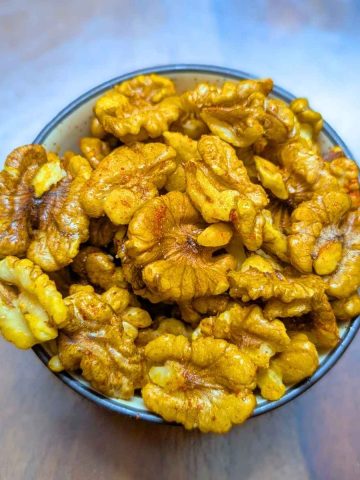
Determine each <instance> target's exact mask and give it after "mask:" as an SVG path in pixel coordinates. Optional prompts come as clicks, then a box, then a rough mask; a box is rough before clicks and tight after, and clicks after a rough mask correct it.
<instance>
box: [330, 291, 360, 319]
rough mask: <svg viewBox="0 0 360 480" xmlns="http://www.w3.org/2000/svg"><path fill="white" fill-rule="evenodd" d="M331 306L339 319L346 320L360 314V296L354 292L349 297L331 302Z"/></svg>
mask: <svg viewBox="0 0 360 480" xmlns="http://www.w3.org/2000/svg"><path fill="white" fill-rule="evenodd" d="M331 307H332V309H333V312H334V314H335V317H336V318H337V320H340V321H342V322H346V321H349V320H352V319H353V318H355V317H357V316H358V315H360V296H359V294H358V293H353V294H352V295H351V296H350V297H348V298H342V299H341V300H335V301H334V302H331Z"/></svg>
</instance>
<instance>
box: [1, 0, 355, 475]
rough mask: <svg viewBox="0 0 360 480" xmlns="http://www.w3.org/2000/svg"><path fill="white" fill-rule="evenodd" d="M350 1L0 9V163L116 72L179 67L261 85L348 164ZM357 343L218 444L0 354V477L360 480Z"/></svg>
mask: <svg viewBox="0 0 360 480" xmlns="http://www.w3.org/2000/svg"><path fill="white" fill-rule="evenodd" d="M359 24H360V2H358V1H356V0H342V1H340V0H302V1H296V0H277V1H276V2H275V1H270V0H253V1H248V2H242V1H239V0H233V1H217V0H198V1H196V2H195V1H191V0H189V1H184V2H172V1H171V0H161V1H156V0H153V1H151V2H150V1H149V2H147V1H145V0H136V1H133V0H123V1H118V0H102V1H99V0H87V1H79V0H63V1H61V2H60V1H51V0H31V1H29V0H26V1H25V0H24V1H21V0H12V1H4V0H0V60H1V63H0V65H1V68H0V71H1V75H0V105H1V108H0V155H1V158H3V157H4V156H5V154H6V153H8V152H9V151H10V150H11V149H12V148H13V147H15V146H17V145H19V144H23V143H26V142H30V141H31V140H32V139H33V138H34V137H35V135H36V134H37V133H38V131H39V130H40V128H41V127H42V126H43V125H44V124H45V123H46V122H47V121H48V120H49V119H50V118H52V117H53V116H54V115H55V114H56V113H57V112H58V110H60V109H61V108H62V107H63V106H64V105H66V104H67V103H68V102H69V101H70V100H72V99H73V98H75V97H76V96H78V95H79V94H80V93H82V92H84V91H85V90H87V89H89V88H91V87H93V86H94V85H96V84H98V83H100V82H102V81H105V80H107V79H109V78H112V77H114V76H116V75H120V74H121V73H125V72H127V71H131V70H133V69H136V68H141V67H145V66H151V65H156V64H165V63H176V62H190V63H191V62H192V63H210V64H218V65H223V66H230V67H234V68H239V69H242V70H245V71H249V72H252V73H254V74H258V75H269V76H272V77H273V78H274V79H275V81H276V82H278V83H279V84H280V85H282V86H284V87H285V88H287V89H289V90H291V91H293V92H294V93H297V94H298V95H303V94H307V95H308V96H309V97H310V99H311V101H312V103H313V104H314V105H315V107H316V108H318V109H319V110H320V111H321V112H322V113H323V114H324V116H325V118H326V119H327V120H329V121H330V123H331V124H332V125H333V126H334V127H335V128H336V129H337V130H338V131H339V133H340V134H341V136H342V137H343V138H344V140H345V141H346V142H347V143H348V144H349V146H350V148H351V149H352V150H353V152H354V153H355V154H356V155H357V157H358V158H360V135H359V118H358V117H359V111H360V95H359V91H358V89H359V76H360V54H359V49H360V29H359ZM359 362H360V336H358V338H357V339H356V340H355V341H354V342H353V344H352V345H351V347H350V349H349V350H348V351H347V352H346V354H345V356H344V357H343V359H341V360H340V362H339V363H338V364H337V365H336V367H335V368H334V369H333V370H332V371H331V372H330V373H329V374H328V375H327V376H326V377H325V378H324V379H323V380H322V381H320V383H319V384H317V385H316V386H314V387H313V388H312V389H311V390H310V391H309V392H307V393H306V394H304V395H303V396H302V397H300V398H298V399H296V400H294V401H293V402H291V403H290V404H288V405H286V406H284V407H282V408H281V409H279V410H277V411H275V412H272V413H270V414H266V415H265V416H262V417H259V418H256V419H253V420H250V421H249V422H248V423H247V424H245V425H244V426H242V427H239V428H235V429H233V431H232V432H230V433H229V434H228V435H227V436H223V437H218V436H214V435H206V436H205V435H200V434H199V433H196V432H192V433H188V432H185V431H183V430H182V429H181V428H175V427H164V426H159V425H152V424H147V423H142V422H138V421H135V420H132V419H128V418H124V417H120V416H117V415H115V414H112V413H109V412H106V411H104V410H102V409H100V408H98V407H96V406H94V405H92V404H91V403H89V402H88V401H86V400H84V399H82V398H80V397H79V396H77V395H76V394H75V393H73V392H72V391H70V390H69V389H68V388H67V387H66V386H64V385H63V384H61V382H59V381H58V380H57V379H56V378H55V377H54V376H53V375H52V374H51V373H50V372H48V371H47V370H46V369H45V368H44V366H43V365H42V364H41V363H40V362H39V360H38V359H37V358H36V357H35V356H34V355H33V354H32V352H25V353H24V352H18V351H16V350H15V349H14V348H13V347H12V346H10V345H7V344H5V342H1V344H0V365H1V368H0V385H1V387H0V480H63V479H66V480H67V479H71V480H72V479H75V480H93V479H103V478H104V479H107V480H113V479H116V480H117V479H121V480H122V479H140V480H143V479H145V480H146V479H153V478H157V479H159V480H160V479H169V478H171V479H172V480H178V479H184V480H185V479H186V480H187V479H189V478H195V479H214V480H215V479H216V480H218V479H225V480H226V479H241V478H246V479H250V480H257V479H259V480H260V479H261V480H263V479H265V480H272V479H280V478H281V479H283V478H287V479H290V480H297V479H302V480H303V479H321V480H322V479H324V480H338V479H342V480H348V479H350V480H352V479H357V478H360V427H359V419H358V418H359V417H358V416H359V410H360V409H359V403H360V385H359V380H358V379H359V374H358V368H359Z"/></svg>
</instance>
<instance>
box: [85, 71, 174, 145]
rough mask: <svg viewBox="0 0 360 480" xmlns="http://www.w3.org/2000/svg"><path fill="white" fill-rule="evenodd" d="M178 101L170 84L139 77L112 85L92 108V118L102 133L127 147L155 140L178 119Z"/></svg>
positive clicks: (150, 76)
mask: <svg viewBox="0 0 360 480" xmlns="http://www.w3.org/2000/svg"><path fill="white" fill-rule="evenodd" d="M180 107H181V105H180V99H179V98H178V97H175V87H174V84H173V82H172V81H171V80H169V79H168V78H165V77H161V76H159V75H155V74H152V75H140V76H138V77H135V78H133V79H131V80H128V81H125V82H123V83H121V84H119V85H116V86H115V87H114V88H112V89H111V90H108V91H107V92H106V93H105V94H104V95H102V96H101V97H100V98H99V100H97V102H96V104H95V108H94V111H95V115H96V117H97V118H98V120H99V122H100V124H101V126H102V127H103V128H104V130H105V131H106V132H109V133H112V134H113V135H115V137H117V138H119V139H120V140H121V141H122V142H125V143H131V142H134V141H142V140H145V139H147V138H149V137H150V138H156V137H159V136H160V135H161V134H162V133H163V132H165V131H166V130H168V129H169V126H170V124H171V123H173V122H175V120H177V119H178V117H179V115H180V112H181V110H180Z"/></svg>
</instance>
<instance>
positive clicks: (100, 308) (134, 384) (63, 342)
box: [50, 287, 146, 399]
mask: <svg viewBox="0 0 360 480" xmlns="http://www.w3.org/2000/svg"><path fill="white" fill-rule="evenodd" d="M111 290H112V291H113V292H114V293H115V294H116V293H119V294H120V295H122V291H121V290H120V289H116V288H115V289H111ZM114 293H112V294H111V295H110V298H111V299H113V298H114ZM108 298H109V292H105V293H104V294H103V295H97V294H96V293H94V291H93V290H91V289H89V288H87V287H85V288H84V287H81V288H78V289H76V290H75V291H74V293H73V294H72V295H70V296H69V297H67V298H66V299H65V303H66V305H67V306H68V309H69V323H68V325H67V326H66V327H65V328H64V329H63V330H62V331H61V334H60V336H59V341H58V347H59V352H58V357H59V360H60V362H61V365H62V368H64V369H66V370H78V369H81V370H82V374H83V377H84V378H85V379H86V380H88V381H89V382H90V383H91V385H92V386H93V387H94V388H96V389H97V390H99V391H100V392H102V393H103V394H104V395H108V396H110V397H116V398H124V399H130V398H131V397H132V396H133V394H134V389H136V388H139V387H141V385H142V382H143V373H144V372H143V363H142V358H141V355H140V352H139V351H138V349H137V348H136V347H135V344H134V340H135V338H136V336H137V329H136V327H134V326H132V325H130V324H129V323H127V322H124V320H123V317H124V314H125V313H126V312H127V305H126V303H125V304H124V303H123V304H122V307H121V308H122V311H120V309H118V311H117V312H116V313H115V311H114V310H113V308H112V307H111V306H110V305H109V304H108V302H107V300H108ZM145 313H146V312H145ZM51 365H52V364H50V366H51Z"/></svg>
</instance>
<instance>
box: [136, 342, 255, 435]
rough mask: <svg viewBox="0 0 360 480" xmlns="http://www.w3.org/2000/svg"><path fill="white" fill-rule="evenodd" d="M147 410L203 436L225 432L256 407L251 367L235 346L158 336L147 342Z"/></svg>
mask: <svg viewBox="0 0 360 480" xmlns="http://www.w3.org/2000/svg"><path fill="white" fill-rule="evenodd" d="M145 356H146V359H147V361H148V362H149V364H150V366H151V367H150V370H149V374H148V375H149V382H148V383H147V384H146V385H145V386H144V387H143V389H142V395H143V399H144V402H145V405H146V406H147V407H148V408H150V409H151V410H152V411H154V412H156V413H158V414H160V415H161V416H162V417H164V418H165V419H166V420H168V421H175V422H178V423H182V424H183V425H184V427H185V428H187V429H193V428H199V429H200V430H201V431H203V432H217V433H224V432H227V431H228V430H229V429H230V428H231V426H232V425H234V424H239V423H242V422H243V421H245V420H246V418H248V417H249V416H250V415H251V412H252V411H253V409H254V407H255V403H256V401H255V397H254V395H253V393H252V392H251V390H252V389H253V387H254V379H255V372H256V369H255V366H254V365H253V363H252V362H251V360H250V359H249V358H248V357H247V355H246V354H244V353H242V352H241V351H240V350H239V349H238V348H237V347H236V346H235V345H231V344H230V343H228V342H226V341H224V340H217V339H214V338H199V339H198V340H194V341H192V342H191V341H189V340H188V339H187V338H186V337H184V336H182V335H180V336H174V335H169V334H168V335H162V336H160V337H159V338H157V339H155V340H153V341H152V342H150V343H148V344H147V345H146V347H145Z"/></svg>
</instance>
